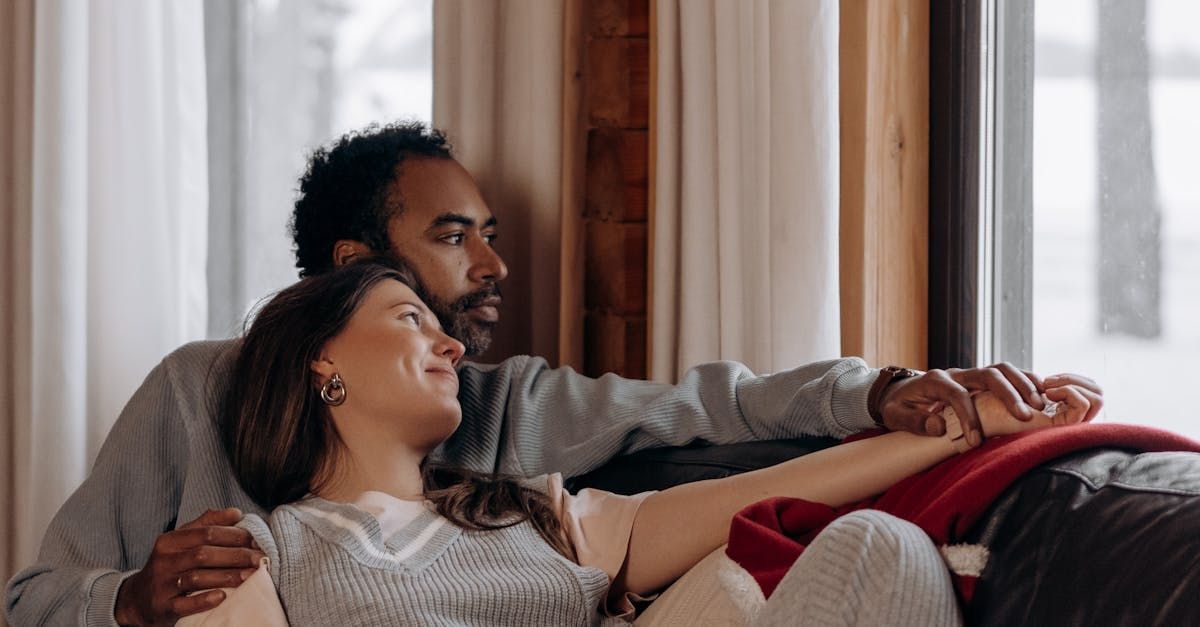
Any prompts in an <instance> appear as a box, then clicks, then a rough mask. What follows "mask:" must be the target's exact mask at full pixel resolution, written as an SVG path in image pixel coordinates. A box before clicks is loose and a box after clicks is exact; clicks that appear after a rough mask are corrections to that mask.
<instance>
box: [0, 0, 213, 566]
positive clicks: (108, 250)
mask: <svg viewBox="0 0 1200 627" xmlns="http://www.w3.org/2000/svg"><path fill="white" fill-rule="evenodd" d="M6 10H11V11H14V14H15V15H17V16H18V18H19V23H17V22H14V23H12V24H11V26H13V30H14V31H15V32H16V34H17V35H18V36H17V38H16V40H15V42H16V43H14V44H13V45H14V47H15V46H17V45H19V44H22V43H23V44H24V46H25V47H24V49H23V50H18V51H17V54H16V55H15V56H14V58H15V59H16V61H17V63H20V59H21V56H20V55H21V54H25V55H32V64H31V70H32V80H31V81H27V84H24V85H23V84H21V81H19V80H18V79H19V76H17V75H16V74H14V75H13V76H6V77H5V82H6V91H7V90H10V89H11V90H12V93H14V94H16V95H17V97H18V98H21V97H22V95H23V93H24V94H28V91H26V90H29V91H31V92H32V98H31V99H29V100H30V102H29V104H30V105H31V108H25V107H22V106H18V107H16V108H15V109H14V110H13V115H12V116H11V117H8V116H6V118H5V119H4V120H3V125H4V127H5V131H6V133H5V134H6V137H7V136H12V137H16V138H18V139H19V138H20V135H21V133H23V132H24V131H23V130H22V129H24V128H28V129H31V131H30V136H29V138H28V139H29V141H28V142H27V143H24V142H21V141H14V142H13V143H12V144H11V145H9V144H8V142H7V141H6V149H8V150H10V151H12V152H10V158H11V159H12V160H13V163H16V162H18V161H19V160H20V159H26V160H27V162H28V164H29V165H28V168H25V169H22V168H20V167H6V168H5V170H6V171H5V174H6V175H11V176H13V180H12V187H11V188H9V187H8V186H7V185H6V188H8V189H11V190H12V191H11V192H9V191H6V192H5V202H4V205H3V206H4V212H5V215H4V218H5V219H4V221H3V223H2V224H3V226H4V229H5V233H4V238H3V239H4V241H5V242H6V243H8V244H12V245H13V247H12V248H10V249H8V251H7V252H6V266H5V270H6V272H5V274H6V275H11V276H9V277H8V278H7V282H6V283H5V284H4V287H5V290H4V308H5V310H6V311H7V312H8V314H7V316H6V319H5V322H6V324H5V327H4V328H3V331H2V332H3V334H4V342H3V344H2V345H0V346H2V347H3V349H4V351H5V354H4V355H3V360H4V362H5V363H6V367H7V368H8V369H9V370H8V372H7V373H6V374H7V375H8V376H6V377H5V378H6V379H7V382H6V387H5V392H6V394H5V402H4V405H3V414H0V420H2V421H3V425H2V426H3V428H4V431H5V432H6V435H8V436H10V437H6V438H5V439H4V441H3V445H2V446H3V447H5V448H6V451H5V455H7V456H8V460H7V461H8V463H9V465H8V467H7V468H6V469H5V471H6V472H5V473H4V474H5V477H6V478H7V477H11V483H7V485H5V486H4V488H5V490H6V491H7V494H6V495H5V496H6V497H7V498H6V499H5V502H6V504H8V505H10V506H11V509H7V510H6V511H5V512H4V516H3V517H4V519H5V520H4V528H5V531H7V533H6V534H5V535H6V537H7V538H8V541H9V542H10V545H9V546H10V548H11V554H10V556H9V563H7V564H5V566H6V567H7V569H8V572H6V573H5V575H6V576H7V575H8V574H10V573H11V571H12V570H13V569H14V568H16V567H18V566H20V565H23V564H27V563H28V562H30V561H31V560H32V559H33V558H34V556H35V554H36V551H37V546H38V543H39V542H40V540H41V536H42V533H43V531H44V529H45V527H46V524H47V523H48V522H49V519H50V518H51V517H52V516H53V514H54V512H55V511H56V510H57V509H58V507H59V505H60V504H61V503H62V501H63V500H64V499H65V498H66V497H67V496H68V495H69V494H70V493H71V491H73V490H74V489H75V487H76V486H77V485H78V484H79V482H80V481H81V480H82V479H83V478H84V477H85V476H86V474H87V472H88V469H89V468H90V466H91V462H92V460H93V459H94V458H95V455H96V452H97V449H98V448H99V445H100V443H101V442H102V441H103V439H104V436H105V435H106V434H107V433H108V430H109V427H110V426H111V425H112V423H113V421H114V420H115V419H116V417H117V415H118V414H119V412H120V409H121V407H122V406H123V405H124V404H125V402H126V401H127V400H128V399H129V396H130V395H131V394H132V393H133V390H134V389H136V387H137V386H138V385H139V384H140V383H141V381H142V379H143V378H144V377H145V375H146V373H147V372H149V371H150V369H151V368H152V367H153V366H154V364H155V363H157V362H158V361H159V360H160V359H162V357H163V356H164V355H165V354H167V353H168V352H170V351H171V350H172V349H174V348H175V347H177V346H179V345H180V344H182V343H184V342H187V341H189V340H193V339H199V338H202V337H203V336H204V331H205V315H206V314H205V312H206V289H205V277H204V266H205V255H206V220H207V202H208V198H207V184H208V183H207V172H206V138H205V106H206V105H205V84H204V33H203V14H202V5H201V2H200V0H178V1H175V2H169V3H157V2H154V3H125V2H85V1H82V0H75V1H72V0H38V1H37V2H36V3H33V5H32V7H30V6H29V4H28V3H24V2H18V3H16V4H15V5H13V6H12V7H9V8H8V9H6ZM30 13H32V14H31V15H30ZM29 18H32V19H29ZM8 27H9V25H8V24H6V29H7V28H8ZM31 31H32V32H31ZM7 34H8V33H5V35H7ZM18 104H20V103H18ZM9 133H12V135H9ZM21 151H23V154H15V153H17V152H21ZM26 185H27V186H28V190H29V191H28V195H27V196H22V194H21V192H20V190H21V188H22V187H23V186H26ZM9 469H11V471H12V472H11V474H9V473H8V472H7V471H8V470H9Z"/></svg>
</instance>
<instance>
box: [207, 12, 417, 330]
mask: <svg viewBox="0 0 1200 627" xmlns="http://www.w3.org/2000/svg"><path fill="white" fill-rule="evenodd" d="M205 47H206V57H207V59H206V60H207V64H208V70H207V73H208V127H209V128H208V136H209V246H208V253H209V255H208V256H209V261H208V294H209V312H208V319H209V329H208V333H209V337H214V338H216V337H228V336H230V335H232V334H236V333H237V332H238V331H239V330H240V329H241V323H242V320H243V319H244V318H245V316H246V313H247V312H248V311H249V310H250V308H251V307H253V305H254V304H255V303H256V302H257V301H258V300H259V299H261V298H263V297H264V296H265V295H268V294H270V293H272V292H274V291H275V290H278V289H280V288H282V287H284V286H286V285H288V284H289V283H291V282H293V281H295V280H296V269H295V267H294V264H295V260H294V257H293V254H292V241H291V236H290V233H289V232H288V220H289V219H290V217H291V211H292V203H293V201H294V199H295V193H296V182H297V180H298V179H299V178H300V175H301V173H302V172H303V171H304V167H305V163H306V161H307V158H308V154H309V153H310V152H311V151H312V150H313V149H314V148H316V147H317V146H320V145H323V144H327V143H329V142H330V141H331V140H332V139H334V138H336V137H338V136H340V135H342V134H343V133H345V132H347V131H349V130H353V129H357V128H362V127H363V126H366V125H367V124H370V123H372V122H379V123H387V122H391V121H394V120H398V119H402V118H405V119H410V118H415V119H421V120H426V121H429V120H430V118H431V115H432V108H433V0H395V1H393V2H375V1H374V0H286V1H283V0H255V1H254V2H240V1H238V2H224V1H221V2H216V1H209V2H207V3H206V4H205Z"/></svg>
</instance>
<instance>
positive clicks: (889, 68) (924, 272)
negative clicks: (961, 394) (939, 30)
mask: <svg viewBox="0 0 1200 627" xmlns="http://www.w3.org/2000/svg"><path fill="white" fill-rule="evenodd" d="M839 56H840V63H841V70H840V72H841V76H840V88H841V96H840V97H841V105H840V109H841V240H840V246H841V305H842V352H843V354H847V355H861V356H863V357H864V358H866V360H867V361H868V362H869V363H871V364H873V365H876V364H878V365H883V364H890V363H895V364H900V365H906V366H913V367H924V366H925V363H926V332H927V330H926V325H927V294H928V267H929V259H928V215H929V213H928V199H929V182H928V174H929V0H887V1H885V0H864V1H862V2H842V3H841V43H840V55H839Z"/></svg>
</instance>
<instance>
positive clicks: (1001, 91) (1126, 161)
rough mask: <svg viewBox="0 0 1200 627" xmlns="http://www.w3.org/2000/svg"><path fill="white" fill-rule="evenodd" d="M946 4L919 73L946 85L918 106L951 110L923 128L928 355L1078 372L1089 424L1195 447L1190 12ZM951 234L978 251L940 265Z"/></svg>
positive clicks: (1157, 6)
mask: <svg viewBox="0 0 1200 627" xmlns="http://www.w3.org/2000/svg"><path fill="white" fill-rule="evenodd" d="M948 4H952V5H955V7H954V8H952V9H946V8H937V9H935V14H934V22H933V40H932V44H933V50H931V54H933V55H937V54H938V53H939V51H941V52H942V53H946V54H948V55H949V56H948V57H947V58H948V59H950V60H949V61H938V60H937V58H936V57H935V58H934V62H933V68H932V69H933V72H934V76H933V80H935V81H936V80H938V71H939V65H938V64H939V63H941V64H942V67H941V73H942V74H941V75H942V77H943V78H945V77H950V78H952V79H954V80H952V81H950V82H951V83H952V86H951V87H947V86H945V85H943V86H940V87H939V86H935V87H934V89H933V93H932V94H931V97H932V98H933V99H934V101H933V104H934V109H935V110H936V109H937V106H938V105H937V103H938V102H939V101H940V102H941V103H942V105H941V106H942V111H943V112H946V111H949V112H950V113H952V114H953V115H951V116H947V117H944V118H942V119H938V118H936V117H935V118H933V120H932V126H933V127H934V129H933V132H934V138H935V144H936V138H937V134H938V133H939V132H940V133H942V134H943V135H944V137H946V138H948V139H946V140H944V141H943V147H942V150H941V151H940V152H937V151H934V156H933V160H934V161H933V163H932V164H931V166H932V167H931V171H935V173H934V174H933V176H932V178H931V200H933V199H934V198H933V197H935V196H936V197H937V199H936V200H935V202H934V203H933V205H934V206H933V207H932V210H931V221H933V222H931V227H933V226H935V225H936V228H934V229H932V231H933V237H934V241H932V242H931V266H932V265H933V262H934V260H935V259H938V257H935V256H934V255H935V251H939V250H940V251H941V253H942V257H941V259H943V260H945V265H943V266H942V267H940V268H936V269H935V270H934V272H933V273H932V275H931V302H930V306H931V312H930V317H931V322H934V321H939V322H941V326H940V327H939V328H931V346H930V349H931V351H930V356H931V362H935V363H933V365H964V364H982V363H989V362H993V361H999V360H1008V361H1012V362H1014V363H1017V364H1019V365H1022V366H1025V367H1031V368H1032V369H1033V370H1035V371H1037V372H1040V373H1053V372H1061V371H1072V372H1080V373H1084V374H1088V375H1090V376H1093V377H1095V378H1096V379H1097V380H1098V381H1099V382H1100V383H1101V384H1102V385H1103V386H1104V388H1105V393H1106V394H1105V402H1106V406H1105V413H1104V416H1103V419H1104V420H1108V421H1119V422H1130V423H1139V424H1149V425H1155V426H1160V427H1164V428H1168V429H1171V430H1173V431H1176V432H1180V433H1184V434H1187V435H1190V436H1193V437H1200V420H1196V419H1195V418H1194V417H1193V411H1192V408H1191V403H1190V402H1189V401H1188V400H1187V398H1188V392H1189V391H1190V390H1191V389H1192V388H1193V387H1194V386H1195V385H1196V384H1195V383H1194V375H1193V374H1192V364H1193V363H1194V361H1195V356H1196V355H1198V354H1200V180H1198V178H1200V177H1198V176H1197V173H1198V172H1200V170H1198V169H1197V167H1196V163H1197V159H1196V157H1195V156H1194V153H1195V152H1196V151H1197V150H1198V148H1197V146H1200V119H1197V116H1196V114H1195V112H1196V111H1200V39H1197V38H1196V37H1195V36H1194V33H1193V32H1192V31H1193V30H1194V29H1193V27H1194V25H1195V24H1196V23H1197V22H1198V21H1200V5H1196V4H1195V3H1193V2H1190V1H1189V0H1070V1H1065V0H1056V1H1055V2H1032V1H1030V0H1017V1H1000V0H993V1H992V2H986V1H984V2H971V1H969V0H968V1H965V2H953V3H948ZM938 12H940V13H941V17H940V18H939V13H938ZM939 20H940V21H939ZM935 85H936V84H935ZM947 145H950V146H951V147H952V148H954V149H957V150H958V153H957V154H959V155H965V156H966V157H967V158H966V160H965V164H964V165H961V166H960V169H959V170H958V171H957V172H956V171H952V170H951V169H950V168H949V167H948V166H946V165H944V164H940V160H943V159H946V158H948V157H949V156H952V155H953V154H955V153H953V152H951V150H950V149H949V148H947ZM972 177H973V180H972ZM939 187H940V188H939ZM956 202H957V203H958V204H957V205H955V203H956ZM949 223H953V224H949ZM954 237H960V238H965V239H968V240H970V239H972V238H973V239H974V241H975V242H976V243H975V244H974V246H971V245H963V244H960V245H958V248H959V249H963V250H961V251H959V252H958V253H957V256H955V255H954V254H951V253H953V252H954V250H956V249H954V247H953V246H952V244H951V242H952V239H951V238H954ZM957 262H961V263H957ZM956 263H957V265H956ZM952 289H957V290H958V292H957V296H955V295H954V294H955V293H954V292H953V291H952ZM948 297H953V298H956V300H955V301H954V302H946V300H947V298H948ZM939 299H941V301H942V302H938V301H939ZM939 308H940V309H939ZM935 309H938V311H935Z"/></svg>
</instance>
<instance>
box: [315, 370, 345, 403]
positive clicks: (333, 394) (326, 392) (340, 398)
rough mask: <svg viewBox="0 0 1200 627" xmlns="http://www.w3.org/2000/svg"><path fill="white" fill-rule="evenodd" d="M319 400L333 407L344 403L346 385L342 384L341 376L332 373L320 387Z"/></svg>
mask: <svg viewBox="0 0 1200 627" xmlns="http://www.w3.org/2000/svg"><path fill="white" fill-rule="evenodd" d="M321 400H323V401H325V404H326V405H330V406H333V407H337V406H338V405H341V404H342V403H345V402H346V384H345V383H343V382H342V375H340V374H338V373H336V372H335V373H333V376H332V377H330V378H329V380H328V381H326V382H325V385H322V386H321Z"/></svg>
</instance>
